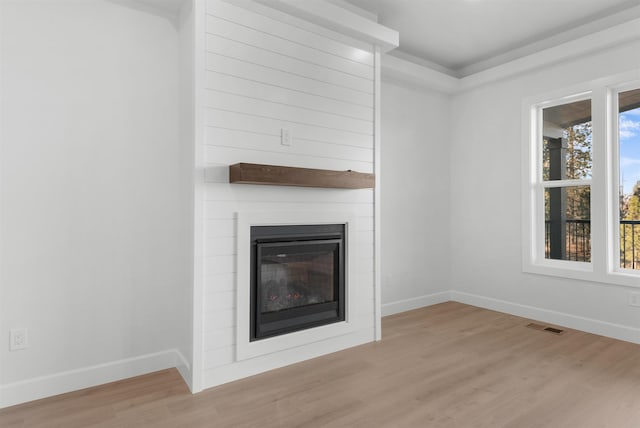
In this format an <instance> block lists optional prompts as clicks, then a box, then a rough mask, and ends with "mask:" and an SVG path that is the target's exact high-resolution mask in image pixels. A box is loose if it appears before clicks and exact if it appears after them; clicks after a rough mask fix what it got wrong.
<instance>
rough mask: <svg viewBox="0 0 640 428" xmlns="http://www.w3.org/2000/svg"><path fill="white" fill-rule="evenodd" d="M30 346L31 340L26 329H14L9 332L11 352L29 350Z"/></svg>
mask: <svg viewBox="0 0 640 428" xmlns="http://www.w3.org/2000/svg"><path fill="white" fill-rule="evenodd" d="M28 346H29V338H28V336H27V329H26V328H14V329H12V330H10V331H9V351H17V350H19V349H27V347H28Z"/></svg>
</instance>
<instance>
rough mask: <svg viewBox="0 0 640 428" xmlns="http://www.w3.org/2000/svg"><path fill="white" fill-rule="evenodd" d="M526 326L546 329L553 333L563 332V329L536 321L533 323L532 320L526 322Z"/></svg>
mask: <svg viewBox="0 0 640 428" xmlns="http://www.w3.org/2000/svg"><path fill="white" fill-rule="evenodd" d="M527 327H528V328H532V329H534V330H540V331H548V332H549V333H553V334H562V333H564V330H560V329H559V328H554V327H547V326H545V325H542V324H536V323H533V322H532V323H529V324H527Z"/></svg>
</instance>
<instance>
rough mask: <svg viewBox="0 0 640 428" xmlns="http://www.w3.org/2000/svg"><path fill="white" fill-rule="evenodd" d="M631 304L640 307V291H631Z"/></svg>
mask: <svg viewBox="0 0 640 428" xmlns="http://www.w3.org/2000/svg"><path fill="white" fill-rule="evenodd" d="M629 306H638V307H640V293H633V292H632V293H629Z"/></svg>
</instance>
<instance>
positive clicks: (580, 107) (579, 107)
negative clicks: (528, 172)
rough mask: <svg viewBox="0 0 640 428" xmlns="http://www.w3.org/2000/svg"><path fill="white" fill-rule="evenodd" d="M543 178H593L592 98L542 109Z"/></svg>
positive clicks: (546, 179) (547, 179)
mask: <svg viewBox="0 0 640 428" xmlns="http://www.w3.org/2000/svg"><path fill="white" fill-rule="evenodd" d="M542 120H543V126H542V138H543V141H542V159H543V164H542V175H543V180H545V181H549V180H571V179H573V180H578V179H585V178H591V163H592V150H591V100H583V101H576V102H573V103H569V104H562V105H559V106H555V107H549V108H545V109H543V110H542Z"/></svg>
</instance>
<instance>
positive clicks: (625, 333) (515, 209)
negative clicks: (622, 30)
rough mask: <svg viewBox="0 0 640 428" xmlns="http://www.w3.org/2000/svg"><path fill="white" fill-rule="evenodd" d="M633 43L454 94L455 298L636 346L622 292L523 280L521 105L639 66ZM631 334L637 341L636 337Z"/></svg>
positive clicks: (638, 321)
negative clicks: (529, 97)
mask: <svg viewBox="0 0 640 428" xmlns="http://www.w3.org/2000/svg"><path fill="white" fill-rule="evenodd" d="M639 49H640V42H638V41H635V42H628V43H621V44H619V45H618V46H616V47H615V48H609V49H607V50H602V51H598V52H595V53H592V54H590V55H588V56H583V57H581V58H577V59H575V58H574V59H571V60H565V61H561V62H558V63H557V64H555V65H552V66H546V67H544V68H537V69H536V68H533V66H534V65H535V64H531V66H532V70H531V71H529V72H527V73H525V74H521V75H519V76H515V77H511V78H509V79H504V80H501V81H498V82H495V83H492V84H487V85H484V86H481V87H479V88H477V89H473V90H470V91H468V92H464V93H461V94H458V95H455V96H453V99H452V104H451V112H452V118H453V121H452V127H451V129H452V135H451V159H450V167H451V188H450V191H451V204H450V208H449V212H450V216H451V222H450V233H451V253H450V269H451V288H452V289H453V290H455V292H454V293H453V298H454V299H456V300H462V301H466V302H469V303H473V304H478V305H481V306H488V307H494V308H496V309H500V310H504V311H507V312H514V313H519V314H524V315H527V314H528V315H530V316H535V317H543V318H547V320H549V321H554V322H562V323H563V325H566V326H569V327H571V326H573V327H577V328H583V329H587V330H590V331H597V332H600V333H603V334H610V335H614V336H616V337H622V338H626V339H627V340H633V339H634V337H635V340H639V341H640V335H638V331H639V330H637V329H638V328H639V327H640V311H638V308H633V307H630V306H628V292H629V290H628V289H625V288H624V287H619V286H613V285H607V284H598V283H592V282H581V281H575V280H565V279H561V278H552V277H547V276H542V275H533V274H524V273H522V266H521V244H522V241H521V218H522V217H521V200H522V195H521V181H520V180H521V151H522V148H523V147H524V142H523V141H522V128H521V126H522V124H521V120H522V119H521V117H522V103H523V100H524V98H525V97H528V96H533V95H539V94H541V93H545V92H549V91H553V90H557V89H561V88H564V87H569V86H572V85H575V84H578V83H581V82H588V81H592V80H594V79H598V78H601V77H606V76H609V75H613V74H616V73H622V72H628V71H632V70H638V69H640V59H639V57H638V54H637V53H638V50H639ZM634 335H635V336H634Z"/></svg>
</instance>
